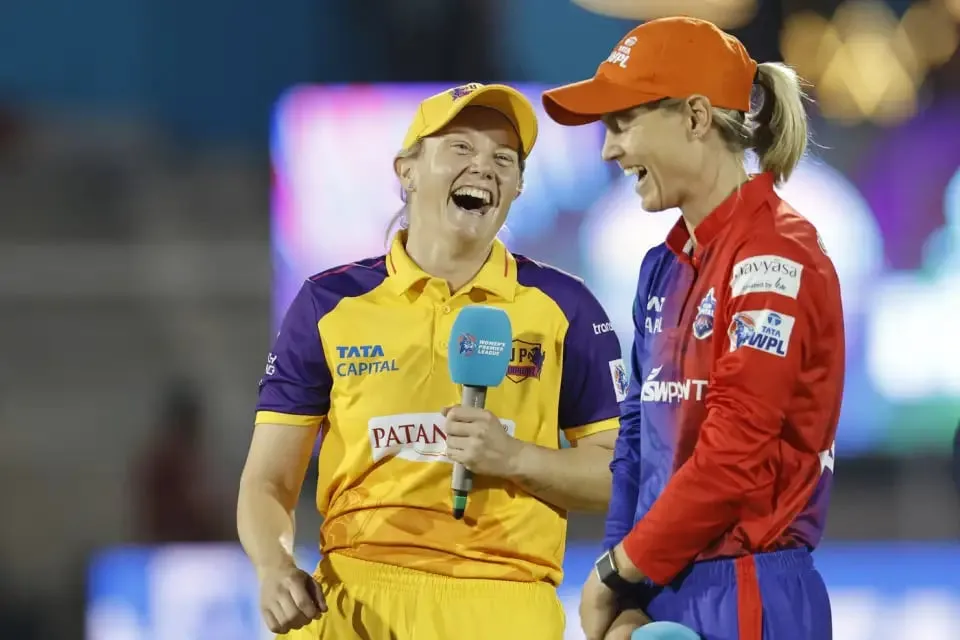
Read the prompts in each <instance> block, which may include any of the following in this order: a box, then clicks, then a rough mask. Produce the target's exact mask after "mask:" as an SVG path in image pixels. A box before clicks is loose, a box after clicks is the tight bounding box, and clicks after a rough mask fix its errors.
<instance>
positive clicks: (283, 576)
mask: <svg viewBox="0 0 960 640" xmlns="http://www.w3.org/2000/svg"><path fill="white" fill-rule="evenodd" d="M326 610H327V603H326V602H324V600H323V594H322V593H321V592H320V585H319V584H317V581H316V580H314V579H313V576H311V575H310V574H309V573H307V572H306V571H303V570H301V569H299V568H297V567H296V566H293V565H290V566H286V567H282V568H279V569H270V570H268V571H266V572H264V573H262V574H261V579H260V611H261V613H262V614H263V621H264V622H265V623H266V625H267V628H268V629H270V631H272V632H273V633H286V632H288V631H292V630H294V629H300V628H302V627H305V626H307V625H308V624H310V622H311V621H313V620H317V619H319V618H320V616H321V615H322V614H323V613H324V612H326Z"/></svg>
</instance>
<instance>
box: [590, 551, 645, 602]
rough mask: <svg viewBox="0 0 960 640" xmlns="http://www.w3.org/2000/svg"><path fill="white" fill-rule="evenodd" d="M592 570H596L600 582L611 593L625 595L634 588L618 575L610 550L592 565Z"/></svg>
mask: <svg viewBox="0 0 960 640" xmlns="http://www.w3.org/2000/svg"><path fill="white" fill-rule="evenodd" d="M593 568H594V569H595V570H596V572H597V577H598V578H600V582H602V583H603V584H605V585H607V586H608V587H609V588H610V590H611V591H613V592H614V593H616V594H618V595H626V594H628V593H630V592H631V591H632V590H633V588H634V587H635V586H636V585H634V584H633V583H632V582H629V581H627V580H624V578H623V576H621V575H620V570H619V569H618V568H617V561H616V560H615V559H614V557H613V551H612V550H610V551H605V552H604V553H603V555H602V556H600V558H599V559H598V560H597V562H596V563H595V564H594V565H593Z"/></svg>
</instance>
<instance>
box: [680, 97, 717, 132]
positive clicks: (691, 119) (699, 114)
mask: <svg viewBox="0 0 960 640" xmlns="http://www.w3.org/2000/svg"><path fill="white" fill-rule="evenodd" d="M686 111H687V118H688V119H687V122H688V124H689V127H690V129H689V130H690V135H691V136H693V137H694V138H702V137H703V136H705V135H707V132H708V131H710V127H711V126H712V125H713V105H711V104H710V100H709V99H707V98H706V97H705V96H701V95H693V96H690V97H689V98H687V109H686Z"/></svg>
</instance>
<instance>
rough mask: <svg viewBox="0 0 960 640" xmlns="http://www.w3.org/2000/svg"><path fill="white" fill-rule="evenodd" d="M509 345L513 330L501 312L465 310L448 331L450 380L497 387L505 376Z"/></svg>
mask: <svg viewBox="0 0 960 640" xmlns="http://www.w3.org/2000/svg"><path fill="white" fill-rule="evenodd" d="M512 344H513V329H512V328H511V326H510V318H509V317H508V316H507V313H506V312H505V311H504V310H503V309H498V308H496V307H488V306H486V305H479V304H476V305H471V306H469V307H464V308H463V309H461V310H460V313H459V315H457V319H456V320H455V321H454V322H453V329H452V330H451V331H450V340H449V342H448V347H447V348H448V351H447V361H448V363H449V366H450V378H451V379H452V380H453V381H454V382H455V383H456V384H462V385H466V386H470V387H496V386H497V385H499V384H500V383H501V382H503V379H504V378H505V377H506V375H507V367H509V366H510V350H511V347H512Z"/></svg>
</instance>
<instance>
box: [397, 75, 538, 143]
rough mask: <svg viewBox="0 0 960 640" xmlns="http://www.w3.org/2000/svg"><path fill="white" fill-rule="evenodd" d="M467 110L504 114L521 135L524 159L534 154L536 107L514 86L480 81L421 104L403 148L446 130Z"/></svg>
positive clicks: (431, 98)
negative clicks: (486, 110) (483, 109)
mask: <svg viewBox="0 0 960 640" xmlns="http://www.w3.org/2000/svg"><path fill="white" fill-rule="evenodd" d="M466 107H487V108H489V109H496V110H497V111H499V112H500V113H502V114H503V115H504V116H505V117H506V118H507V119H508V120H510V122H511V123H512V124H513V126H514V128H516V130H517V133H518V134H519V136H520V146H521V151H522V154H521V155H522V156H523V157H524V158H526V157H527V156H529V155H530V152H531V151H532V150H533V145H534V143H535V142H536V141H537V114H536V112H535V111H534V110H533V105H532V104H530V101H529V100H527V98H526V97H525V96H524V95H523V94H522V93H520V92H519V91H517V90H516V89H514V88H512V87H508V86H507V85H504V84H486V85H484V84H480V83H479V82H472V83H470V84H465V85H461V86H459V87H454V88H453V89H448V90H446V91H442V92H440V93H438V94H437V95H435V96H430V97H429V98H427V99H426V100H424V101H423V102H421V103H420V107H419V108H418V109H417V113H416V115H415V116H414V118H413V123H412V124H411V125H410V128H409V129H408V130H407V135H406V136H405V137H404V139H403V148H404V149H409V148H410V147H411V146H413V145H414V144H416V143H417V142H418V141H419V140H422V139H423V138H426V137H427V136H430V135H433V134H434V133H436V132H437V131H439V130H440V129H442V128H444V127H445V126H447V125H448V124H449V123H450V121H451V120H453V119H454V118H455V117H457V114H458V113H460V112H461V111H463V109H464V108H466Z"/></svg>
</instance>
